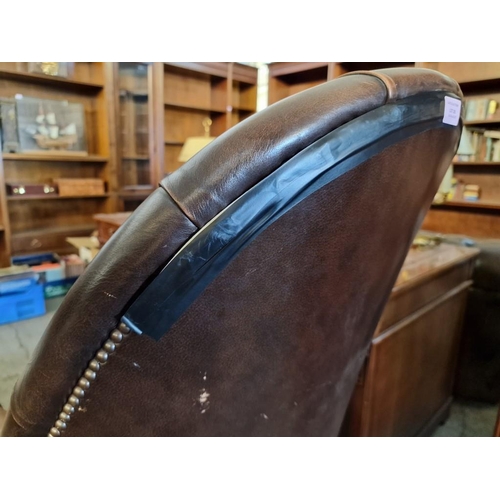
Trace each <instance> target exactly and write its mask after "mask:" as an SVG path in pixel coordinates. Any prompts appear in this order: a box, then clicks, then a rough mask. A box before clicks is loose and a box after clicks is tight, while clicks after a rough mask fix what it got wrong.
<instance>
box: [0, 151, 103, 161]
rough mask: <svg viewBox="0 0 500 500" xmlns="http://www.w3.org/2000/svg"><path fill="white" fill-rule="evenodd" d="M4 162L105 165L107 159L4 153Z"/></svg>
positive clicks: (96, 156)
mask: <svg viewBox="0 0 500 500" xmlns="http://www.w3.org/2000/svg"><path fill="white" fill-rule="evenodd" d="M3 159H4V161H7V160H13V161H55V162H63V163H68V162H72V163H106V162H107V161H108V160H109V158H107V157H105V156H99V155H88V156H83V155H82V156H76V155H75V156H72V155H64V154H29V153H4V154H3Z"/></svg>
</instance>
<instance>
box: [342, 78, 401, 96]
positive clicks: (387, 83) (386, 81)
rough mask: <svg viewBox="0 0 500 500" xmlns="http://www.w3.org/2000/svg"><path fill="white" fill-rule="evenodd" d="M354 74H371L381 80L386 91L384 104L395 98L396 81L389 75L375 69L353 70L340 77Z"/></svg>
mask: <svg viewBox="0 0 500 500" xmlns="http://www.w3.org/2000/svg"><path fill="white" fill-rule="evenodd" d="M356 75H366V76H371V77H373V78H376V79H377V80H379V81H380V82H382V84H383V85H384V87H385V91H386V99H385V104H389V103H391V102H394V101H395V100H396V83H395V82H394V80H393V79H392V78H391V77H389V76H387V75H384V74H382V73H378V72H376V71H353V72H352V73H346V74H345V75H341V77H340V78H344V77H346V76H356Z"/></svg>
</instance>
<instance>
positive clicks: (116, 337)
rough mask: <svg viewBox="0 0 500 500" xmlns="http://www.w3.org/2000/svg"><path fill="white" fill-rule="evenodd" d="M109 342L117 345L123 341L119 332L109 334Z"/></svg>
mask: <svg viewBox="0 0 500 500" xmlns="http://www.w3.org/2000/svg"><path fill="white" fill-rule="evenodd" d="M111 340H112V341H113V342H115V343H116V344H119V343H120V342H121V341H122V340H123V333H121V332H120V331H118V330H115V331H114V332H113V333H112V334H111Z"/></svg>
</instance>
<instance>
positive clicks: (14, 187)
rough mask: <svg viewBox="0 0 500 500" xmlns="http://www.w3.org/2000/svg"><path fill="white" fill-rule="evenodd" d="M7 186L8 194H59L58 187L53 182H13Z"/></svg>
mask: <svg viewBox="0 0 500 500" xmlns="http://www.w3.org/2000/svg"><path fill="white" fill-rule="evenodd" d="M6 188H7V194H9V195H11V196H30V195H31V196H33V195H48V196H54V195H56V194H57V188H56V186H53V185H52V184H22V183H12V184H6Z"/></svg>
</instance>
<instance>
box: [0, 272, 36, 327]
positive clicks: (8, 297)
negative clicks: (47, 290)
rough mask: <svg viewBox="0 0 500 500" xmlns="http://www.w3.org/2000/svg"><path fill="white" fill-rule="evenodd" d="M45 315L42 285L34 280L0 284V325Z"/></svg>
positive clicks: (26, 279)
mask: <svg viewBox="0 0 500 500" xmlns="http://www.w3.org/2000/svg"><path fill="white" fill-rule="evenodd" d="M42 314H45V300H44V296H43V285H42V284H40V283H38V282H37V279H36V278H32V277H30V278H20V279H13V280H9V281H7V282H3V283H0V325H4V324H5V323H13V322H14V321H21V320H23V319H29V318H33V317H35V316H41V315H42Z"/></svg>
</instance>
